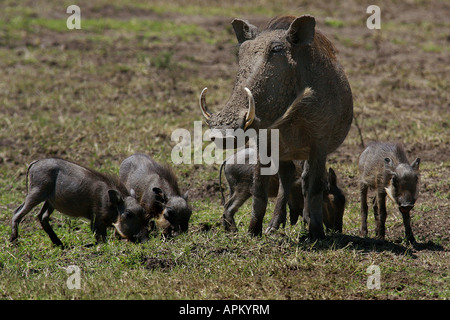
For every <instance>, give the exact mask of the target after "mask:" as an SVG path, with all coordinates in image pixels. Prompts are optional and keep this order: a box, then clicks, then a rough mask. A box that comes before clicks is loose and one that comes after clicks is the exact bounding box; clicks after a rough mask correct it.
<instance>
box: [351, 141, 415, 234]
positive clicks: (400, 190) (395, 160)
mask: <svg viewBox="0 0 450 320" xmlns="http://www.w3.org/2000/svg"><path fill="white" fill-rule="evenodd" d="M419 164H420V158H417V159H416V160H414V161H413V162H412V163H411V164H409V161H408V159H407V157H406V153H405V150H404V148H403V146H402V145H401V144H399V143H385V142H374V143H371V144H370V145H369V146H368V147H367V148H366V149H365V150H364V151H363V152H362V153H361V155H360V157H359V174H360V188H361V235H362V236H367V211H368V207H367V191H368V189H369V188H370V189H372V190H375V191H376V197H375V198H374V200H373V212H374V216H375V220H376V236H377V238H379V239H384V237H385V221H386V214H387V213H386V195H387V196H388V197H389V198H391V200H392V201H393V202H394V203H396V204H397V205H398V208H399V210H400V212H401V213H402V217H403V224H404V226H405V234H406V239H407V240H408V241H409V242H411V243H414V242H415V239H414V235H413V232H412V230H411V223H410V215H409V212H410V211H411V209H412V208H413V207H414V204H415V202H416V200H417V197H418V195H419V179H420V175H419Z"/></svg>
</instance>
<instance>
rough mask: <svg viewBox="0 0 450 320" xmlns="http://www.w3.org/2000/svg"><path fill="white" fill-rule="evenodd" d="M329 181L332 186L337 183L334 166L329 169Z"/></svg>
mask: <svg viewBox="0 0 450 320" xmlns="http://www.w3.org/2000/svg"><path fill="white" fill-rule="evenodd" d="M328 183H329V184H330V186H335V185H337V177H336V173H335V172H334V170H333V169H332V168H329V169H328Z"/></svg>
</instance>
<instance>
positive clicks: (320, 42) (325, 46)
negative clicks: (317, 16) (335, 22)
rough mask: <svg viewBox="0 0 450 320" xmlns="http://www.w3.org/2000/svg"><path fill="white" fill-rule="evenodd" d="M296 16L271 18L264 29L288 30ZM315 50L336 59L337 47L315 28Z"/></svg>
mask: <svg viewBox="0 0 450 320" xmlns="http://www.w3.org/2000/svg"><path fill="white" fill-rule="evenodd" d="M296 18H297V17H295V16H277V17H275V18H273V19H271V20H270V21H269V22H268V23H267V25H266V26H265V27H264V29H263V31H270V30H280V29H281V30H288V29H289V27H290V26H291V23H292V22H293V21H294V20H295V19H296ZM312 48H313V51H314V52H317V53H318V54H319V55H320V56H322V57H324V58H327V59H329V60H336V53H337V49H336V47H335V46H334V45H333V44H332V43H331V41H330V40H328V39H327V37H325V36H324V35H323V33H322V32H321V31H319V30H317V29H316V30H315V34H314V44H313V46H312Z"/></svg>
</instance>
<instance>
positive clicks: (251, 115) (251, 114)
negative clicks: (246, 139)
mask: <svg viewBox="0 0 450 320" xmlns="http://www.w3.org/2000/svg"><path fill="white" fill-rule="evenodd" d="M244 90H245V92H247V97H248V111H247V115H246V116H245V125H244V130H245V129H247V128H248V127H249V126H250V125H251V124H252V123H253V120H255V115H256V111H255V100H254V99H253V95H252V92H251V91H250V89H249V88H247V87H245V88H244Z"/></svg>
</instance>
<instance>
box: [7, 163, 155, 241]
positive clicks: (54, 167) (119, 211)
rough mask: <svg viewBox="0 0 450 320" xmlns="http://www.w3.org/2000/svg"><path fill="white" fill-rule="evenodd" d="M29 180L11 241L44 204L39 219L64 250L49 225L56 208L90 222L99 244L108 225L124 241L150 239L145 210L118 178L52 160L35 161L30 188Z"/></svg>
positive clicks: (16, 212) (16, 215)
mask: <svg viewBox="0 0 450 320" xmlns="http://www.w3.org/2000/svg"><path fill="white" fill-rule="evenodd" d="M28 179H29V181H30V186H29V190H28V194H27V196H26V198H25V202H24V203H22V204H21V205H20V206H19V207H18V208H17V209H16V210H15V211H14V216H13V218H12V233H11V241H12V242H13V241H15V240H16V239H17V237H18V226H19V223H20V221H21V220H22V218H23V217H24V216H25V215H26V214H27V213H29V212H30V211H31V210H32V209H33V208H34V207H35V206H37V205H38V204H39V203H41V202H44V205H43V207H42V209H41V211H40V213H39V215H38V218H39V221H40V223H41V225H42V228H43V229H44V230H45V232H47V234H48V235H49V237H50V239H51V240H52V242H53V243H54V244H55V245H58V246H61V247H63V244H62V242H61V240H60V239H59V238H58V236H57V235H56V234H55V232H54V231H53V229H52V227H51V226H50V224H49V217H50V215H51V214H52V212H53V210H54V209H56V210H58V211H60V212H61V213H64V214H66V215H68V216H71V217H82V218H86V219H89V220H91V229H92V231H93V232H94V234H95V238H96V240H97V242H100V241H105V240H106V229H107V227H109V226H114V227H115V228H116V230H117V232H118V233H119V234H120V235H121V236H122V237H123V238H126V239H128V240H131V241H133V242H142V241H145V240H147V237H148V231H147V229H146V225H147V223H148V222H147V221H146V220H145V212H144V209H143V208H142V207H141V206H140V205H139V203H138V202H137V200H136V199H135V198H133V197H132V196H130V194H129V193H128V191H127V189H126V188H125V186H124V185H123V184H121V183H120V182H119V181H118V179H117V178H114V177H111V176H106V175H104V174H101V173H99V172H96V171H94V170H91V169H88V168H85V167H82V166H80V165H78V164H75V163H73V162H70V161H66V160H62V159H54V158H50V159H43V160H37V161H34V162H32V163H31V164H30V165H29V166H28V170H27V176H26V181H27V182H26V184H27V188H28Z"/></svg>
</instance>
